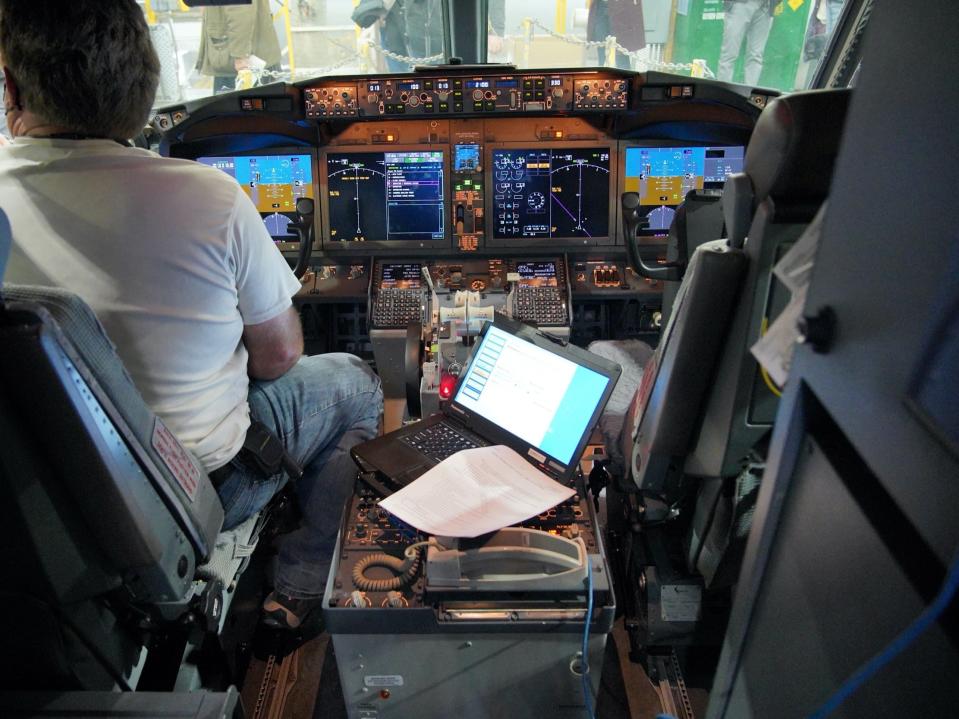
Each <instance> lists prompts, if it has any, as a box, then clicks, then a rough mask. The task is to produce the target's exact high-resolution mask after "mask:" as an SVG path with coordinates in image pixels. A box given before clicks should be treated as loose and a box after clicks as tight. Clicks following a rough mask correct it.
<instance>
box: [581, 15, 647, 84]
mask: <svg viewBox="0 0 959 719" xmlns="http://www.w3.org/2000/svg"><path fill="white" fill-rule="evenodd" d="M608 35H612V36H614V37H615V38H616V42H618V43H619V44H620V45H622V46H623V47H625V48H626V49H627V50H629V51H630V52H636V51H638V50H642V49H643V48H644V47H646V26H645V25H644V24H643V4H642V2H640V0H593V2H591V3H590V4H589V15H588V18H587V21H586V39H587V40H595V41H598V42H602V41H603V40H605V39H606V37H607V36H608ZM596 64H597V65H599V66H601V67H603V66H605V65H606V48H605V47H597V48H596ZM616 67H619V68H622V69H623V70H629V69H630V68H631V67H632V63H631V61H630V58H629V55H626V54H625V53H623V52H620V51H619V50H617V51H616Z"/></svg>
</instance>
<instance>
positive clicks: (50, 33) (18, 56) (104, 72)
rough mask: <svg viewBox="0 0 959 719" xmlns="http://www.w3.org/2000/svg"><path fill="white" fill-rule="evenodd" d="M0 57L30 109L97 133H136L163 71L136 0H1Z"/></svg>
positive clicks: (126, 136) (112, 135)
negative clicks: (41, 0) (38, 0)
mask: <svg viewBox="0 0 959 719" xmlns="http://www.w3.org/2000/svg"><path fill="white" fill-rule="evenodd" d="M0 57H2V59H3V64H4V65H6V66H7V67H8V68H10V71H11V72H12V73H13V77H14V79H15V80H16V83H17V87H18V88H19V90H20V102H21V104H22V105H23V106H24V107H25V108H26V109H27V110H29V111H30V112H32V113H33V114H34V115H37V116H38V117H39V118H41V119H42V120H44V121H45V122H48V123H50V124H53V125H59V126H62V127H65V128H68V129H69V130H70V131H71V132H76V133H80V134H84V135H92V136H98V137H99V136H102V137H110V138H116V139H129V138H131V137H134V136H136V135H137V134H138V133H139V132H141V131H142V130H143V127H144V125H145V124H146V121H147V117H148V115H149V113H150V107H151V106H152V104H153V98H154V96H155V95H156V89H157V83H158V82H159V77H160V61H159V60H158V59H157V55H156V51H155V50H154V49H153V44H152V43H151V42H150V31H149V28H147V24H146V20H145V18H144V16H143V11H142V10H141V9H140V7H139V6H138V5H137V4H136V2H134V0H43V2H37V1H36V0H0Z"/></svg>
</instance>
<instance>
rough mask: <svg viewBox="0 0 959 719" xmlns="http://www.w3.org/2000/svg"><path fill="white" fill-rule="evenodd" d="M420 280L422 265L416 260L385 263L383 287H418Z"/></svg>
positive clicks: (382, 277) (405, 288)
mask: <svg viewBox="0 0 959 719" xmlns="http://www.w3.org/2000/svg"><path fill="white" fill-rule="evenodd" d="M420 282H421V278H420V265H419V264H417V263H415V262H412V263H396V264H385V265H383V274H382V276H381V278H380V287H381V288H391V287H392V288H395V289H398V290H408V289H418V288H419V286H420Z"/></svg>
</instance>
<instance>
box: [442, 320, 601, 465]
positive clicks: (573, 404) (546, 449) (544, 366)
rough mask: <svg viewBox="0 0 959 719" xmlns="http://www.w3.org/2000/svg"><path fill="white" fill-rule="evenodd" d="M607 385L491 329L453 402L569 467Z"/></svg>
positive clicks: (587, 372) (584, 370)
mask: <svg viewBox="0 0 959 719" xmlns="http://www.w3.org/2000/svg"><path fill="white" fill-rule="evenodd" d="M609 382H610V380H609V378H608V377H605V376H604V375H601V374H600V373H598V372H595V371H593V370H591V369H588V368H586V367H581V366H580V365H578V364H576V363H575V362H573V361H571V360H569V359H566V358H565V357H560V356H559V355H557V354H555V353H553V352H550V351H549V350H545V349H543V348H541V347H537V346H536V345H534V344H532V343H531V342H527V341H526V340H523V339H520V338H519V337H514V336H513V335H511V334H509V333H508V332H504V331H503V330H502V329H500V328H499V327H496V326H491V327H489V328H488V329H487V331H486V335H485V336H484V338H483V341H482V343H481V344H480V346H479V347H477V348H476V350H475V352H474V353H473V360H472V362H471V363H470V366H469V371H468V372H467V374H466V377H465V378H463V380H462V381H461V382H460V385H459V390H458V391H457V393H456V397H455V398H454V401H455V402H456V403H458V404H460V405H462V406H463V407H465V408H467V409H469V410H470V411H472V412H474V413H476V414H478V415H481V416H482V417H484V418H485V419H487V420H489V421H490V422H493V423H494V424H497V425H499V426H500V427H502V428H503V429H505V430H506V431H507V432H510V433H511V434H514V435H516V436H517V437H519V438H520V439H522V440H523V441H525V442H528V443H529V444H531V445H532V446H534V447H536V448H537V449H538V450H539V451H540V452H543V453H544V454H547V455H549V456H551V457H554V458H555V459H557V460H559V461H560V462H562V463H563V464H567V465H568V464H569V463H570V461H571V460H572V459H573V452H575V451H576V447H577V446H578V445H579V441H580V439H581V438H582V436H583V434H584V433H585V432H586V430H587V424H588V423H589V420H590V419H591V418H592V416H593V412H594V411H595V410H596V405H598V404H599V403H600V401H601V400H602V398H603V393H604V392H605V391H606V386H607V385H608V384H609Z"/></svg>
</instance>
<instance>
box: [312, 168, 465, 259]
mask: <svg viewBox="0 0 959 719" xmlns="http://www.w3.org/2000/svg"><path fill="white" fill-rule="evenodd" d="M326 172H327V182H328V187H329V202H328V207H327V208H326V210H327V217H328V218H329V223H330V235H329V236H330V239H331V240H339V241H347V242H362V241H370V240H372V241H382V240H388V241H400V242H403V241H408V242H412V241H424V240H428V241H429V240H442V239H443V238H444V237H445V232H446V228H445V220H446V212H445V206H446V205H445V202H444V195H445V191H444V180H443V177H444V161H443V153H442V152H439V151H421V152H420V151H417V152H355V153H330V154H328V155H327V156H326Z"/></svg>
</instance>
